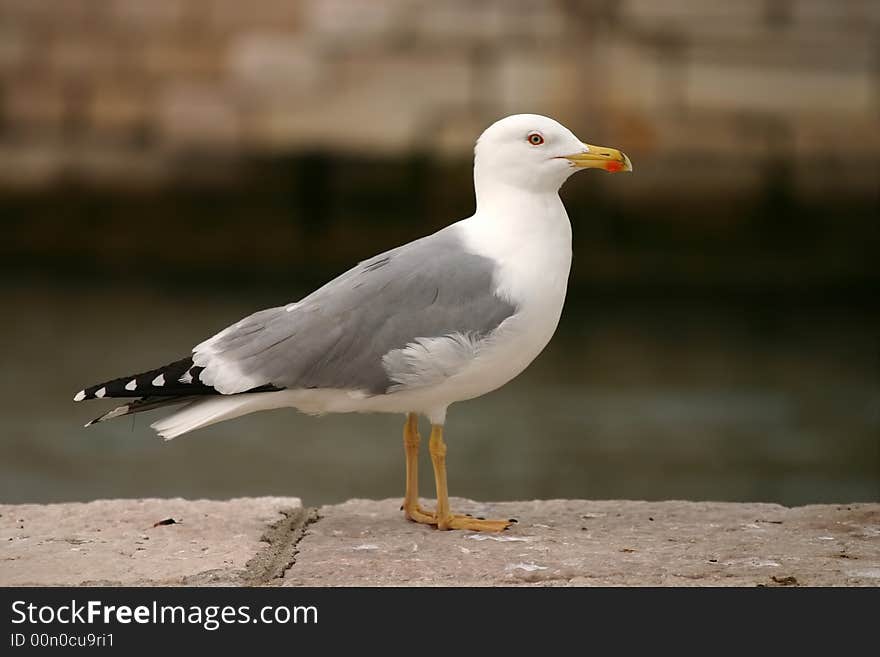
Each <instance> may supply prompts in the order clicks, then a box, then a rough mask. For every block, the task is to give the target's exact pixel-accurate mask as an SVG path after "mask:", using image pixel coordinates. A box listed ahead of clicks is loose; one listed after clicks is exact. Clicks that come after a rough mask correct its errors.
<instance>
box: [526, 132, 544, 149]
mask: <svg viewBox="0 0 880 657" xmlns="http://www.w3.org/2000/svg"><path fill="white" fill-rule="evenodd" d="M526 141H528V142H529V143H530V144H531V145H532V146H540V145H541V144H543V143H544V136H543V135H542V134H541V133H540V132H530V133H529V136H528V137H526Z"/></svg>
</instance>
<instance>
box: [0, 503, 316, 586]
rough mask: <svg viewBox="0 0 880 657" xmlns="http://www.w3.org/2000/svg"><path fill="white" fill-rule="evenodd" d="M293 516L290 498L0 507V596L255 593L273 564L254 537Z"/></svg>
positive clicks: (272, 552)
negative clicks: (12, 589) (148, 588)
mask: <svg viewBox="0 0 880 657" xmlns="http://www.w3.org/2000/svg"><path fill="white" fill-rule="evenodd" d="M302 516H304V512H303V509H302V504H301V502H300V500H299V499H297V498H292V497H257V498H241V499H234V500H227V501H222V502H221V501H211V500H195V501H189V500H183V499H179V498H178V499H167V500H163V499H145V500H99V501H96V502H89V503H71V504H47V505H40V504H21V505H0V543H2V545H0V586H23V585H24V586H26V585H37V586H47V585H88V584H92V585H109V586H114V585H126V586H143V585H165V586H173V585H191V586H195V585H207V584H241V583H261V582H258V581H257V582H255V581H254V580H255V579H257V580H258V579H259V578H260V577H261V576H263V577H271V576H272V575H271V571H273V564H272V562H273V561H274V560H275V557H276V556H282V555H279V553H278V550H277V548H278V547H279V546H278V544H277V543H275V542H271V543H270V542H268V541H266V540H263V539H264V537H265V538H269V539H271V538H272V532H273V527H272V526H273V525H275V531H278V530H279V529H280V530H282V531H284V530H289V531H288V533H290V534H291V535H295V530H294V528H293V525H295V524H296V522H297V521H298V520H299V519H300V518H301V517H302ZM167 519H173V520H174V524H164V525H163V524H158V525H157V523H161V521H164V520H167ZM282 558H283V557H282Z"/></svg>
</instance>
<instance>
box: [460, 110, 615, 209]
mask: <svg viewBox="0 0 880 657" xmlns="http://www.w3.org/2000/svg"><path fill="white" fill-rule="evenodd" d="M590 168H595V169H605V170H606V171H611V172H617V171H632V164H630V161H629V158H628V157H627V156H626V155H624V154H623V153H621V152H620V151H618V150H615V149H613V148H605V147H601V146H591V145H589V144H585V143H584V142H582V141H581V140H580V139H578V138H577V137H575V136H574V134H572V132H571V130H569V129H568V128H566V127H565V126H564V125H562V124H560V123H558V122H556V121H554V120H553V119H550V118H547V117H546V116H541V115H539V114H514V115H513V116H508V117H506V118H504V119H501V120H500V121H496V122H495V123H493V124H492V125H491V126H489V127H488V128H487V129H486V130H485V132H483V134H482V135H480V138H479V139H478V140H477V145H476V148H475V149H474V184H475V186H476V188H477V193H478V195H479V192H480V188H481V187H485V186H487V185H488V186H493V185H495V184H501V185H507V186H511V187H515V188H518V189H528V190H530V191H534V192H557V191H558V190H559V188H560V187H561V186H562V183H564V182H565V180H566V179H567V178H568V177H569V176H570V175H571V174H573V173H574V172H575V171H577V170H578V169H590Z"/></svg>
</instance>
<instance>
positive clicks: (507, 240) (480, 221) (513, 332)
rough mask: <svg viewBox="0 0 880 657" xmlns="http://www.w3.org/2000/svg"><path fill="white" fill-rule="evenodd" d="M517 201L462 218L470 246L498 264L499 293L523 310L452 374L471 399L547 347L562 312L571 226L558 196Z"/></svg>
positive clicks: (503, 380)
mask: <svg viewBox="0 0 880 657" xmlns="http://www.w3.org/2000/svg"><path fill="white" fill-rule="evenodd" d="M529 196H530V198H527V199H522V198H520V199H518V200H517V202H516V204H515V207H513V208H510V211H509V212H504V211H503V208H498V207H497V206H495V207H493V208H492V211H491V212H486V213H483V214H481V213H479V212H478V213H477V214H476V215H474V216H473V217H471V218H470V219H466V220H465V221H463V222H461V223H460V224H459V226H460V227H461V228H462V234H463V236H464V238H465V244H466V246H467V248H468V249H469V250H472V251H473V252H475V253H479V254H480V255H483V256H486V257H488V258H491V259H493V260H494V261H496V262H497V263H498V271H497V274H496V284H497V291H496V293H497V294H498V295H499V296H502V297H505V298H506V299H508V300H510V301H511V302H512V303H514V304H515V305H516V306H517V308H518V312H517V313H516V314H515V315H514V316H513V317H511V318H509V319H507V320H505V321H504V322H503V323H502V324H501V326H499V328H498V330H497V331H496V333H495V334H494V335H493V338H492V340H491V341H490V343H489V344H488V345H487V346H486V347H485V348H483V349H481V351H480V354H479V356H478V357H477V358H476V359H475V360H474V361H473V363H472V365H471V366H470V367H468V368H466V369H465V370H463V371H462V372H461V373H460V374H458V375H456V376H455V377H453V378H454V379H455V381H454V382H455V384H456V386H457V389H458V390H459V391H460V394H462V395H465V394H467V396H462V397H460V399H469V398H471V397H475V396H478V395H481V394H484V393H486V392H489V391H490V390H494V389H495V388H498V387H499V386H502V385H504V384H505V383H507V382H508V381H510V380H511V379H512V378H514V377H515V376H517V375H518V374H519V373H520V372H522V371H523V370H524V369H525V368H526V367H527V366H528V365H529V363H531V362H532V361H533V360H534V359H535V358H536V357H537V356H538V354H540V353H541V351H542V350H543V349H544V347H545V346H547V343H548V342H549V341H550V338H551V337H552V336H553V333H554V332H555V331H556V327H557V325H558V324H559V318H560V315H561V314H562V307H563V304H564V302H565V293H566V289H567V286H568V275H569V271H570V269H571V224H570V222H569V220H568V215H567V214H566V212H565V208H564V207H563V205H562V202H561V201H560V199H559V196H558V195H556V194H552V195H546V196H544V195H541V196H536V195H529Z"/></svg>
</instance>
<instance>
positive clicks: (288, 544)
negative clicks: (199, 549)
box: [240, 508, 321, 586]
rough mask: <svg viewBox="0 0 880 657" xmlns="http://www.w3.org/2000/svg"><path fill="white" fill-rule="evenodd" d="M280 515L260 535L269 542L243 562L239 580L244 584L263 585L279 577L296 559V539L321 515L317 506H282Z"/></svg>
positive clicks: (297, 551) (280, 577)
mask: <svg viewBox="0 0 880 657" xmlns="http://www.w3.org/2000/svg"><path fill="white" fill-rule="evenodd" d="M281 514H282V515H283V516H284V517H283V518H281V519H279V520H277V521H275V522H273V523H272V524H271V525H269V529H267V530H266V532H265V533H264V534H263V535H262V536H261V537H260V540H261V541H265V542H266V543H268V545H267V546H266V548H264V549H263V550H261V551H260V552H258V553H257V554H256V555H255V556H254V557H253V558H252V559H251V560H250V561H248V562H247V564H245V567H244V572H243V573H242V574H241V577H240V581H241V583H242V585H244V586H265V585H266V584H270V583H271V582H272V581H273V580H279V579H282V578H283V577H284V574H285V573H286V572H287V571H288V570H290V568H291V567H292V566H293V564H294V563H296V555H297V554H299V547H298V546H299V542H300V541H301V540H302V538H303V536H305V534H306V530H307V529H308V526H309V525H311V524H312V523H315V522H317V521H318V520H319V519H320V517H321V516H320V515H318V510H317V509H314V508H309V509H282V510H281Z"/></svg>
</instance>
